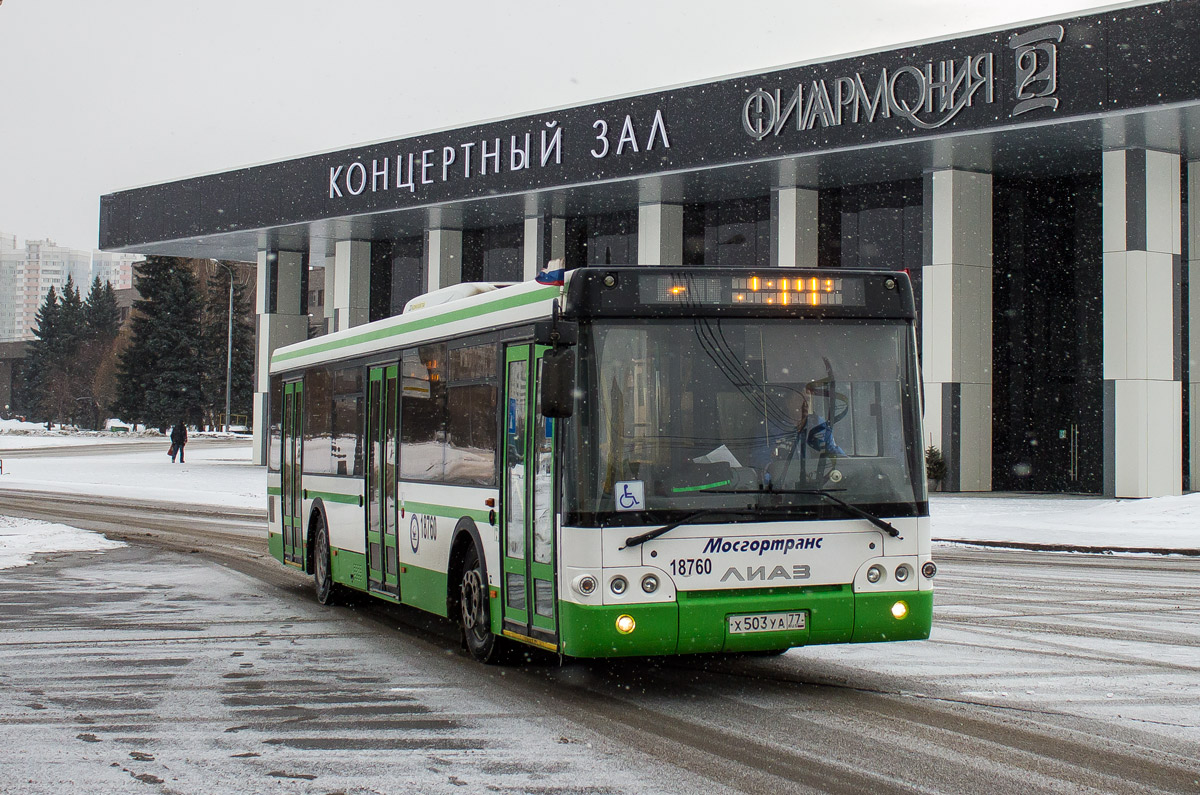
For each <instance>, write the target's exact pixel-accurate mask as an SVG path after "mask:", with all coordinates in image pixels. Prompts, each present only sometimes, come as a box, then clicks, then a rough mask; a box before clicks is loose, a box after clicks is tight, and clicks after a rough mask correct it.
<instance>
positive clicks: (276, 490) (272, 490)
mask: <svg viewBox="0 0 1200 795" xmlns="http://www.w3.org/2000/svg"><path fill="white" fill-rule="evenodd" d="M280 494H283V489H281V488H280V487H279V486H267V496H268V497H272V496H274V497H278V496H279V495H280Z"/></svg>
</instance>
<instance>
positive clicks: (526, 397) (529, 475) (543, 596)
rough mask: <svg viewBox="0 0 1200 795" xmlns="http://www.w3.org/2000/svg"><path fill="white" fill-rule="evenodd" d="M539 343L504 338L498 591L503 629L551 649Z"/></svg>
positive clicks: (550, 548) (549, 513)
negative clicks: (508, 342) (506, 341)
mask: <svg viewBox="0 0 1200 795" xmlns="http://www.w3.org/2000/svg"><path fill="white" fill-rule="evenodd" d="M544 351H545V349H544V348H540V347H538V348H535V347H534V346H532V345H510V346H508V349H507V352H506V353H505V381H504V389H505V395H504V397H505V423H504V452H503V458H504V461H503V472H504V476H503V477H504V482H503V488H502V491H501V496H500V499H501V511H500V515H501V528H502V529H501V534H502V544H503V553H504V554H503V561H504V566H503V572H502V574H503V581H502V583H501V591H502V592H503V605H504V629H503V631H504V634H505V635H508V636H510V637H520V638H522V639H524V640H527V641H532V642H533V643H534V645H537V646H540V647H542V648H544V649H547V650H550V651H557V649H558V615H557V614H558V610H557V599H558V596H557V594H556V588H555V578H554V570H555V551H554V535H555V522H554V471H553V470H554V420H549V419H546V418H545V417H543V416H542V412H541V405H540V401H539V400H538V393H539V390H538V389H537V383H538V380H539V379H540V376H541V363H542V353H544ZM531 371H532V372H533V373H535V374H536V375H537V376H538V377H537V378H532V379H531V378H530V373H531Z"/></svg>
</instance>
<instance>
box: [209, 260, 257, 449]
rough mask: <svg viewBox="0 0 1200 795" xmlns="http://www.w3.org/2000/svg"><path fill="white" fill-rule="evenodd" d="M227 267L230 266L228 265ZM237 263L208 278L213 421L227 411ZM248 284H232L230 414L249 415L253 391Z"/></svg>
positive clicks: (252, 355) (219, 268) (252, 345)
mask: <svg viewBox="0 0 1200 795" xmlns="http://www.w3.org/2000/svg"><path fill="white" fill-rule="evenodd" d="M226 266H227V267H226ZM231 269H232V270H233V272H234V273H236V271H237V265H236V264H234V263H225V266H222V265H220V264H218V267H217V269H216V272H215V273H214V274H213V275H212V276H210V277H209V278H208V285H207V286H208V290H207V300H206V302H205V308H204V341H205V342H204V375H205V381H204V383H205V389H204V394H205V397H206V404H207V409H208V413H209V416H210V417H211V418H212V419H213V424H214V425H216V424H218V422H217V418H218V417H219V416H220V415H223V414H224V413H225V380H226V362H227V360H226V352H227V351H228V349H229V345H228V336H229V325H228V323H229V279H230V270H231ZM246 300H247V299H246V286H245V285H244V284H242V283H240V282H238V281H237V280H236V279H234V283H233V351H232V358H231V364H232V367H231V368H230V369H231V371H232V378H231V379H230V383H231V389H230V414H245V415H248V414H249V413H250V410H251V405H252V401H253V392H254V326H253V324H252V323H249V322H247V320H246V310H247V307H246Z"/></svg>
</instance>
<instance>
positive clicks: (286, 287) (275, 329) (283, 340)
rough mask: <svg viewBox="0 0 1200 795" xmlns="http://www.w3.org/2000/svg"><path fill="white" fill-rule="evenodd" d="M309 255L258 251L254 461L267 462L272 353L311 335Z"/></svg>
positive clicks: (258, 462)
mask: <svg viewBox="0 0 1200 795" xmlns="http://www.w3.org/2000/svg"><path fill="white" fill-rule="evenodd" d="M304 260H305V256H304V253H303V252H300V251H259V252H258V272H257V275H258V297H257V301H256V306H255V311H256V313H257V324H256V325H257V328H256V329H255V340H256V343H257V344H256V346H255V351H254V441H253V444H254V449H253V454H252V455H253V461H254V463H255V464H257V465H259V466H261V465H263V464H266V462H267V421H268V420H267V418H268V408H269V403H270V397H271V393H270V389H271V386H270V385H271V380H270V367H271V354H272V353H274V352H275V349H276V348H282V347H283V346H284V345H291V344H292V343H294V342H300V341H301V340H304V339H307V338H308V306H307V304H308V295H307V294H306V289H307V284H306V282H307V279H306V278H305V269H306V267H307V265H306V263H305V261H304Z"/></svg>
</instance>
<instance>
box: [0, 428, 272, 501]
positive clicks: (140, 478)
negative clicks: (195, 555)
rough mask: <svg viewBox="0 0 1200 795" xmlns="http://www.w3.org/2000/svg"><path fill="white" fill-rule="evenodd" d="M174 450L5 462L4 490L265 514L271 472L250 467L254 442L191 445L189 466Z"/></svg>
mask: <svg viewBox="0 0 1200 795" xmlns="http://www.w3.org/2000/svg"><path fill="white" fill-rule="evenodd" d="M6 439H7V437H0V447H3V445H4V442H5V441H6ZM106 441H108V440H106ZM169 446H170V443H169V442H168V441H167V440H166V439H159V440H158V443H154V442H146V443H145V444H143V445H141V447H143V448H144V449H138V450H133V451H129V450H127V449H124V450H120V451H114V452H109V453H98V452H96V451H94V450H93V451H91V452H90V453H85V452H83V451H82V450H81V454H80V455H77V456H75V455H61V454H56V455H54V456H46V457H44V458H43V457H39V456H36V455H34V456H31V455H28V454H26V455H23V456H20V457H13V458H6V459H4V474H3V475H2V476H0V487H7V488H16V489H33V490H37V491H53V492H56V493H60V494H64V493H66V494H92V495H97V496H106V495H111V496H117V497H125V498H129V499H144V500H164V501H167V502H176V503H181V504H189V503H190V504H192V505H213V506H221V507H227V508H249V509H252V510H263V511H265V510H266V505H267V476H266V470H265V469H264V468H263V467H257V466H254V465H253V464H251V463H250V442H249V440H247V441H246V443H245V444H244V445H241V446H236V447H233V446H227V447H205V446H203V445H201V444H195V443H189V444H188V445H187V447H186V448H185V454H186V456H187V463H184V464H172V463H171V459H170V458H168V457H167V448H168V447H169ZM0 510H2V509H0Z"/></svg>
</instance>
